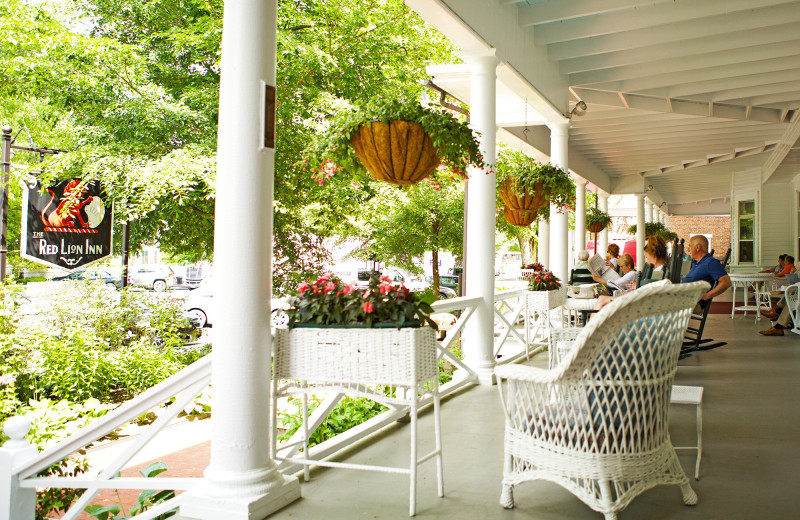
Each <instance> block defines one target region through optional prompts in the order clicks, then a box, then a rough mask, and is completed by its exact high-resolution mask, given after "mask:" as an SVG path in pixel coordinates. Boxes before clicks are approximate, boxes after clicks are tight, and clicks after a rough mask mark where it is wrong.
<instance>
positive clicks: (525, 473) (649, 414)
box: [495, 282, 708, 520]
mask: <svg viewBox="0 0 800 520" xmlns="http://www.w3.org/2000/svg"><path fill="white" fill-rule="evenodd" d="M706 291H708V284H707V283H705V282H695V283H690V284H680V285H678V284H676V285H670V284H668V285H662V284H650V285H647V286H645V287H642V288H641V289H637V290H636V291H634V292H633V293H631V294H630V295H628V296H625V297H624V298H618V299H616V300H615V301H613V302H612V303H611V304H609V305H607V306H606V307H604V308H603V309H602V310H601V311H600V312H598V313H597V314H596V315H595V316H594V317H593V318H592V320H591V321H590V322H589V323H588V324H587V326H586V327H584V328H583V329H582V330H581V331H580V333H579V334H578V336H577V338H576V339H575V342H574V346H573V348H569V349H565V351H564V352H563V354H564V358H563V359H562V360H561V362H560V363H558V364H557V365H555V368H554V369H552V370H542V369H537V368H534V367H528V366H521V365H507V366H502V367H498V368H496V369H495V374H496V375H497V376H498V378H499V379H506V380H507V381H508V384H507V385H506V387H505V393H504V390H503V386H502V385H499V388H500V396H501V400H502V402H503V408H504V411H505V418H506V427H505V440H504V445H505V461H504V468H503V491H502V495H501V498H500V503H501V504H502V505H503V506H504V507H506V508H511V507H514V498H513V487H514V486H515V485H517V484H520V483H522V482H525V481H528V480H537V479H543V480H549V481H552V482H555V483H557V484H560V485H561V486H563V487H565V488H566V489H567V490H569V491H570V492H572V493H573V494H575V495H576V496H577V497H578V498H580V499H581V500H582V501H583V502H585V503H586V504H587V505H588V506H589V507H591V508H592V509H594V510H595V511H598V512H601V513H603V514H605V517H606V519H607V520H610V519H615V518H617V513H618V512H619V511H621V510H622V509H624V508H625V507H626V506H627V505H628V504H629V503H630V502H631V500H633V498H635V497H636V496H637V495H639V494H640V493H642V492H644V491H645V490H647V489H650V488H652V487H654V486H657V485H660V484H678V485H679V486H680V487H681V491H682V492H683V501H684V503H685V504H688V505H694V504H695V503H697V495H696V494H695V492H694V490H692V488H691V486H690V485H689V479H688V477H687V476H686V474H685V473H684V472H683V469H682V468H681V466H680V463H679V461H678V457H677V455H676V454H675V450H674V448H673V446H672V443H671V442H670V438H669V433H668V431H667V424H668V421H667V418H668V412H669V402H670V392H671V389H672V382H673V379H674V376H675V371H676V368H677V362H678V354H679V351H680V347H681V341H682V339H683V333H684V331H685V329H686V326H687V322H688V320H689V315H690V314H691V312H692V308H693V307H694V305H695V303H697V301H698V300H699V298H700V296H701V295H702V294H703V293H704V292H706ZM564 339H567V338H564ZM567 340H568V339H567ZM554 350H555V351H556V352H558V350H559V349H558V346H557V345H556V348H555V349H554Z"/></svg>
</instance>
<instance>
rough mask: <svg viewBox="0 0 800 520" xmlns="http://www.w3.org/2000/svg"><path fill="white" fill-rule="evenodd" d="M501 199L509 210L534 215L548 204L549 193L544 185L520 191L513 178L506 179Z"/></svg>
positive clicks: (501, 191) (501, 185)
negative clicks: (527, 212) (528, 212)
mask: <svg viewBox="0 0 800 520" xmlns="http://www.w3.org/2000/svg"><path fill="white" fill-rule="evenodd" d="M500 198H501V199H502V200H503V202H504V203H505V205H506V207H507V208H510V209H514V210H527V211H530V212H532V213H533V214H534V215H535V214H536V212H537V211H539V210H540V209H542V208H543V207H544V205H545V204H547V193H546V191H545V190H544V189H543V186H542V184H536V185H535V186H534V187H533V188H524V189H522V190H518V188H517V187H516V181H515V180H514V179H513V178H508V179H505V180H504V181H503V182H502V183H501V184H500Z"/></svg>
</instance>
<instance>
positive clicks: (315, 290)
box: [311, 284, 321, 294]
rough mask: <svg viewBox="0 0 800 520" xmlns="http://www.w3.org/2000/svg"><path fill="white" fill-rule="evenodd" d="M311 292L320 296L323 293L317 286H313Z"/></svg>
mask: <svg viewBox="0 0 800 520" xmlns="http://www.w3.org/2000/svg"><path fill="white" fill-rule="evenodd" d="M311 292H313V293H314V294H319V293H320V292H321V291H320V290H319V286H318V285H317V284H314V285H312V286H311Z"/></svg>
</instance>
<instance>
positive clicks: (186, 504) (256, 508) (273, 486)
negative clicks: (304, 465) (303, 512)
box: [177, 474, 300, 520]
mask: <svg viewBox="0 0 800 520" xmlns="http://www.w3.org/2000/svg"><path fill="white" fill-rule="evenodd" d="M220 487H222V488H223V489H224V488H225V487H227V486H217V485H216V484H215V483H212V482H205V483H203V484H202V485H201V486H200V487H199V488H197V489H193V490H191V491H187V492H186V498H184V499H183V503H182V504H181V509H180V513H179V516H178V517H177V518H186V519H189V518H193V519H198V520H219V519H221V518H224V519H225V520H263V519H264V518H267V517H268V516H269V515H271V514H272V513H274V512H275V511H278V510H279V509H282V508H284V507H285V506H287V505H289V504H291V503H292V502H294V501H295V500H297V499H299V498H300V481H298V480H297V478H296V477H287V476H285V475H281V474H278V478H277V480H276V481H275V482H272V483H270V485H269V487H268V488H267V490H266V491H261V492H257V493H255V494H247V495H241V493H242V487H244V488H245V489H246V488H249V487H250V485H248V484H247V483H243V485H242V486H241V487H240V486H234V485H230V489H229V490H230V494H227V495H226V494H225V493H224V491H223V489H220ZM258 487H261V486H258ZM247 491H249V490H247Z"/></svg>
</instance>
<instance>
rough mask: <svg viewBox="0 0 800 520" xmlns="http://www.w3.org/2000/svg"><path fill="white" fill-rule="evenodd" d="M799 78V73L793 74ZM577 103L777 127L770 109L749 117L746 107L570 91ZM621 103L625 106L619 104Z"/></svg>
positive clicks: (775, 111)
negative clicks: (578, 101)
mask: <svg viewBox="0 0 800 520" xmlns="http://www.w3.org/2000/svg"><path fill="white" fill-rule="evenodd" d="M797 74H798V75H799V76H800V70H798V71H797ZM573 90H574V91H575V93H576V94H577V95H579V96H580V98H581V99H583V100H584V101H586V103H588V104H589V109H590V110H591V105H593V104H598V105H605V106H613V107H620V108H626V105H627V108H633V109H639V110H646V111H648V112H672V113H678V114H684V115H690V116H698V117H717V118H722V119H741V120H756V121H763V122H767V123H780V122H781V117H780V116H781V111H780V110H779V109H774V108H761V107H753V108H752V109H751V110H750V111H749V113H748V110H747V107H743V106H737V105H727V104H711V105H709V103H704V102H700V101H692V100H685V99H675V98H669V97H657V96H649V95H647V96H645V95H641V94H624V93H621V92H612V91H604V90H594V89H586V88H581V87H573ZM622 99H625V100H626V102H627V103H623V101H622Z"/></svg>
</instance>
